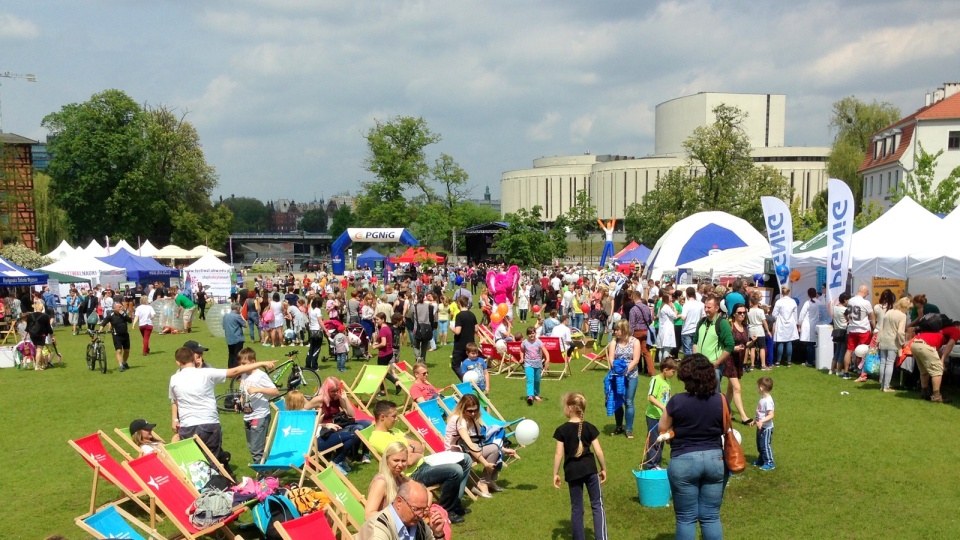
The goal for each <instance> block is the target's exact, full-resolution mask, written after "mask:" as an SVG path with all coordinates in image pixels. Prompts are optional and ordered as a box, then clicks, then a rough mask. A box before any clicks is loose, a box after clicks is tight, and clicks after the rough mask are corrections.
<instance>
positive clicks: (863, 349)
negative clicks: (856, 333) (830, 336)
mask: <svg viewBox="0 0 960 540" xmlns="http://www.w3.org/2000/svg"><path fill="white" fill-rule="evenodd" d="M853 352H854V353H856V355H857V358H863V357H864V356H866V355H867V353H868V352H870V346H869V345H867V344H865V343H861V344H860V345H857V348H856V349H854V350H853Z"/></svg>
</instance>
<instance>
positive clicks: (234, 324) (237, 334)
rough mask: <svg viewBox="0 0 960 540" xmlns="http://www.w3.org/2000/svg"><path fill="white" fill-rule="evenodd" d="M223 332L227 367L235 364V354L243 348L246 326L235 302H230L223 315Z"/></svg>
mask: <svg viewBox="0 0 960 540" xmlns="http://www.w3.org/2000/svg"><path fill="white" fill-rule="evenodd" d="M222 324H223V333H224V337H226V338H227V367H228V368H232V367H236V366H237V363H238V362H237V354H239V353H240V349H243V331H244V330H245V329H246V328H247V321H245V320H243V317H241V316H240V308H239V307H238V306H237V304H230V313H227V314H226V315H224V316H223V323H222Z"/></svg>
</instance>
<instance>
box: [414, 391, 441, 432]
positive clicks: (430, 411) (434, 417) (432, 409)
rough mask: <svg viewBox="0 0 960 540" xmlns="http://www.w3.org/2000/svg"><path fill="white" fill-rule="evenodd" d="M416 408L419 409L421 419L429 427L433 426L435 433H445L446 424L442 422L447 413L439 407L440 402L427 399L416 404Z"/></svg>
mask: <svg viewBox="0 0 960 540" xmlns="http://www.w3.org/2000/svg"><path fill="white" fill-rule="evenodd" d="M417 408H418V409H420V412H421V413H423V417H424V418H426V419H427V421H428V422H430V425H431V426H433V428H434V429H435V430H436V431H437V433H445V432H446V431H447V422H446V420H444V418H446V416H447V412H446V411H445V410H444V409H443V408H442V407H441V406H440V400H438V399H428V400H427V401H424V402H421V403H417Z"/></svg>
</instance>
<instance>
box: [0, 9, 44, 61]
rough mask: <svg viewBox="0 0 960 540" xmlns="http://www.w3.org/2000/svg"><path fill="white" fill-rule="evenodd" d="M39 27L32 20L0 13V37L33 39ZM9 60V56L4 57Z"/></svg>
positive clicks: (38, 32)
mask: <svg viewBox="0 0 960 540" xmlns="http://www.w3.org/2000/svg"><path fill="white" fill-rule="evenodd" d="M39 36H40V29H39V28H38V27H37V25H36V24H34V23H33V21H30V20H27V19H21V18H20V17H17V16H16V15H13V14H11V13H0V39H34V38H37V37H39ZM6 61H8V62H9V61H10V58H9V57H8V58H6Z"/></svg>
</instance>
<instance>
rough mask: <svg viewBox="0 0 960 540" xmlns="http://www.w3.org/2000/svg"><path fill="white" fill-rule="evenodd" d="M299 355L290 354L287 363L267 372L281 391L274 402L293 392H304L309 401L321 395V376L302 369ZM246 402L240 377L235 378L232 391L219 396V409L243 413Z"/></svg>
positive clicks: (284, 362) (232, 380)
mask: <svg viewBox="0 0 960 540" xmlns="http://www.w3.org/2000/svg"><path fill="white" fill-rule="evenodd" d="M298 354H300V351H299V350H293V351H290V352H288V353H287V355H286V356H287V359H286V360H285V361H283V362H281V363H280V364H278V365H277V366H276V367H274V368H273V369H271V370H267V375H268V376H269V377H270V380H271V381H273V384H275V385H276V386H277V389H278V390H280V395H279V396H277V397H276V398H274V399H273V400H272V401H276V400H278V399H281V398H283V396H285V395H286V394H287V392H289V391H291V390H299V391H301V392H303V396H304V397H305V398H307V399H310V398H312V397H314V396H316V395H317V394H318V393H320V384H321V380H320V375H318V374H317V372H316V371H313V370H312V369H307V368H305V367H300V364H298V363H297V361H296V360H295V357H296V356H297V355H298ZM244 400H245V397H244V396H243V395H242V392H241V391H240V377H234V378H232V379H230V391H229V392H227V393H225V394H220V395H219V396H217V409H218V410H220V411H223V412H242V411H243V408H244Z"/></svg>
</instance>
